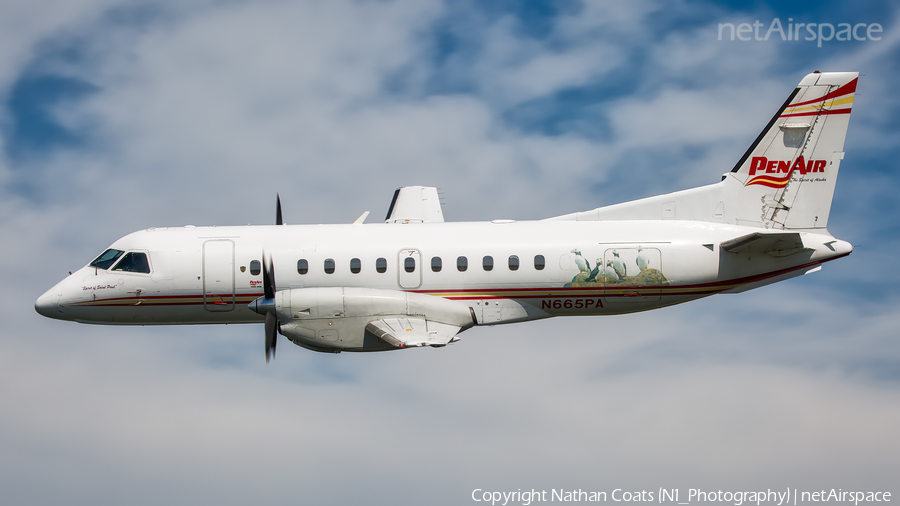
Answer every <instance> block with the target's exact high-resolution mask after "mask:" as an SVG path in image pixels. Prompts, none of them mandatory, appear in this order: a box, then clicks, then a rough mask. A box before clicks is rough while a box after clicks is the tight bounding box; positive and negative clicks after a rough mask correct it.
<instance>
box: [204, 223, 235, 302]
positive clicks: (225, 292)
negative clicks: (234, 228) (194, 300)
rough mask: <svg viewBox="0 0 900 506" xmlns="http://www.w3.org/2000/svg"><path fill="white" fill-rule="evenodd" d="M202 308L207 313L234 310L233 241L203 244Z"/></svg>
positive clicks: (221, 240) (226, 240) (220, 240)
mask: <svg viewBox="0 0 900 506" xmlns="http://www.w3.org/2000/svg"><path fill="white" fill-rule="evenodd" d="M203 307H204V308H206V310H207V311H232V310H233V309H234V241H231V240H228V239H213V240H210V241H206V242H205V243H203Z"/></svg>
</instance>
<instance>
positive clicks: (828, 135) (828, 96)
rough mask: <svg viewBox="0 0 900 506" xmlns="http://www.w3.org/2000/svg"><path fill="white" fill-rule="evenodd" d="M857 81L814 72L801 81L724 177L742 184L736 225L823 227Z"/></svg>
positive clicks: (846, 75)
mask: <svg viewBox="0 0 900 506" xmlns="http://www.w3.org/2000/svg"><path fill="white" fill-rule="evenodd" d="M858 76H859V73H857V72H830V73H818V72H816V73H812V74H809V75H807V76H806V77H804V78H803V80H802V81H800V84H799V85H798V86H797V88H796V89H794V91H793V92H792V93H791V95H790V96H789V97H788V99H787V101H785V103H784V105H782V107H781V109H780V110H779V111H778V113H777V114H776V115H775V116H774V117H773V118H772V120H771V121H770V122H769V124H768V125H767V126H766V128H765V129H764V130H763V131H762V132H761V133H760V135H759V137H757V138H756V141H755V142H754V143H753V144H752V145H751V146H750V148H749V149H748V150H747V152H746V153H744V156H743V157H741V159H740V160H739V161H738V163H737V164H736V165H735V167H734V169H732V171H731V173H730V174H728V175H727V176H726V177H730V178H734V179H736V180H737V182H739V183H740V185H741V189H740V190H739V191H738V192H737V199H736V202H735V205H736V206H737V207H736V209H735V214H736V216H735V217H736V221H737V224H739V225H751V226H763V227H765V228H771V229H824V228H825V227H826V225H827V224H828V214H829V211H830V210H831V199H832V196H833V195H834V185H835V181H836V179H837V174H838V169H839V167H840V163H841V160H842V159H843V158H844V152H843V151H844V137H845V136H846V134H847V124H848V121H849V119H850V111H851V108H852V106H853V98H854V96H855V94H856V83H857V79H858Z"/></svg>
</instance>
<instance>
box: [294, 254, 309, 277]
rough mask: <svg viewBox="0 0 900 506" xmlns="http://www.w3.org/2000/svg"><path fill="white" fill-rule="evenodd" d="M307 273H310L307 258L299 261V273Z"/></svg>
mask: <svg viewBox="0 0 900 506" xmlns="http://www.w3.org/2000/svg"><path fill="white" fill-rule="evenodd" d="M307 272H309V262H307V261H306V259H305V258H301V259H300V260H297V273H298V274H306V273H307Z"/></svg>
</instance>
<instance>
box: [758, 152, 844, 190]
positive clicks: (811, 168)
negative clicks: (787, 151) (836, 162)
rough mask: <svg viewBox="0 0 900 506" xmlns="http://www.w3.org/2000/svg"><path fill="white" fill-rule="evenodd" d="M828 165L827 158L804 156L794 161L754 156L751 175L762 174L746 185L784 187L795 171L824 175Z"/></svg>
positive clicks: (803, 173)
mask: <svg viewBox="0 0 900 506" xmlns="http://www.w3.org/2000/svg"><path fill="white" fill-rule="evenodd" d="M826 165H828V162H827V161H825V160H809V161H806V160H804V159H803V156H799V157H797V159H796V160H794V162H793V163H791V162H790V161H784V160H769V159H768V158H766V157H764V156H754V157H753V159H752V160H751V161H750V175H751V176H754V175H756V174H758V173H762V175H761V176H756V177H754V178H752V179H751V180H750V181H747V183H746V184H744V186H750V185H752V184H758V185H762V186H768V187H769V188H784V187H785V186H786V185H787V183H788V181H790V179H791V175H792V174H793V173H794V171H798V172H800V175H803V176H805V175H806V174H811V173H822V174H823V175H824V173H825V166H826ZM770 174H771V175H770Z"/></svg>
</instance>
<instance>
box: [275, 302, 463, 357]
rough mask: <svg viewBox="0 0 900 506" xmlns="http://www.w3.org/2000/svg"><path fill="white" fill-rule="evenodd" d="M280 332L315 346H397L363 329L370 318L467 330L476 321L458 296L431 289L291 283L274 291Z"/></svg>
mask: <svg viewBox="0 0 900 506" xmlns="http://www.w3.org/2000/svg"><path fill="white" fill-rule="evenodd" d="M275 314H276V315H277V317H278V321H279V323H280V326H279V330H280V331H281V333H282V335H284V336H285V337H287V338H288V339H290V340H291V341H292V342H294V343H295V344H297V345H299V346H303V347H305V348H309V349H312V350H316V351H326V352H334V353H337V352H340V351H343V350H346V351H383V350H392V349H396V347H395V346H392V345H391V344H389V343H388V342H385V341H384V340H382V339H380V338H379V337H377V336H375V335H374V334H372V333H371V332H367V331H366V325H367V324H369V322H372V321H377V320H383V319H391V318H394V319H396V318H414V319H415V320H417V321H421V320H425V322H427V323H430V324H434V325H438V324H440V325H444V326H448V325H449V326H453V327H458V328H460V329H462V330H465V329H467V328H469V327H471V326H473V325H475V323H476V322H475V320H474V317H473V313H472V310H471V309H470V308H469V306H468V305H467V304H465V303H463V302H460V301H454V300H449V299H444V298H441V297H435V296H432V295H423V294H419V293H411V292H401V291H399V290H378V289H372V288H342V287H329V288H295V289H292V290H280V291H278V292H276V293H275Z"/></svg>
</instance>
